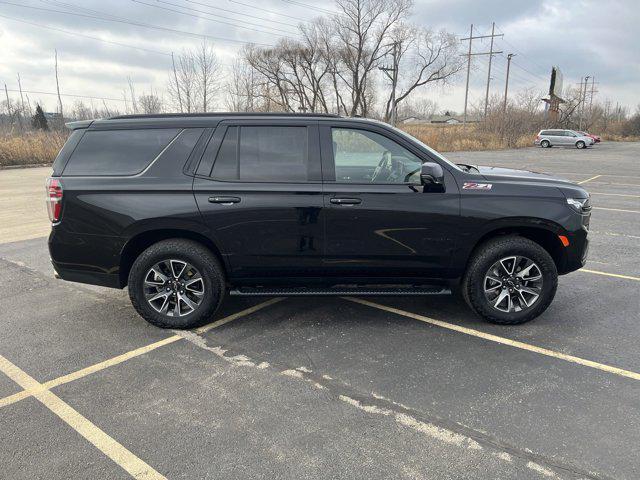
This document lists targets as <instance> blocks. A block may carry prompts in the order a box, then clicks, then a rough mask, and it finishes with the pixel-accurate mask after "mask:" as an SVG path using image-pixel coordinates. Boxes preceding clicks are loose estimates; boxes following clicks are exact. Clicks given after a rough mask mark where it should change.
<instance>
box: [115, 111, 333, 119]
mask: <svg viewBox="0 0 640 480" xmlns="http://www.w3.org/2000/svg"><path fill="white" fill-rule="evenodd" d="M202 117H332V118H336V117H338V118H339V117H340V115H336V114H335V113H292V112H206V113H154V114H149V115H137V114H136V115H118V116H115V117H110V118H109V119H108V120H127V119H139V118H149V119H151V118H202Z"/></svg>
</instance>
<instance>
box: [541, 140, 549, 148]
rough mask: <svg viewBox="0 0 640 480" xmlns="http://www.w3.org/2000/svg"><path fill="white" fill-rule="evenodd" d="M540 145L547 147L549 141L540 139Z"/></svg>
mask: <svg viewBox="0 0 640 480" xmlns="http://www.w3.org/2000/svg"><path fill="white" fill-rule="evenodd" d="M540 146H541V147H542V148H549V147H550V146H551V143H549V140H542V141H541V142H540Z"/></svg>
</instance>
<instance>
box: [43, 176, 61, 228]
mask: <svg viewBox="0 0 640 480" xmlns="http://www.w3.org/2000/svg"><path fill="white" fill-rule="evenodd" d="M46 188H47V213H48V214H49V220H51V223H58V222H59V221H60V214H61V213H62V184H61V183H60V180H58V179H57V178H52V177H49V178H47V183H46Z"/></svg>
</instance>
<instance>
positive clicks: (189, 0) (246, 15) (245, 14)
mask: <svg viewBox="0 0 640 480" xmlns="http://www.w3.org/2000/svg"><path fill="white" fill-rule="evenodd" d="M185 2H189V3H193V4H195V5H202V6H203V7H207V8H211V9H213V10H220V11H223V12H229V13H233V14H234V15H242V16H245V17H249V18H255V19H256V20H263V21H267V22H272V23H279V24H280V25H286V26H288V27H294V28H297V27H298V26H297V25H295V24H293V23H287V22H280V21H278V20H272V19H270V18H264V17H258V16H256V15H249V14H248V13H242V12H238V11H235V10H228V9H226V8H222V7H216V6H213V5H209V4H208V3H202V2H197V1H196V0H185Z"/></svg>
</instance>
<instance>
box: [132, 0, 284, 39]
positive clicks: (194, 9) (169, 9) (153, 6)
mask: <svg viewBox="0 0 640 480" xmlns="http://www.w3.org/2000/svg"><path fill="white" fill-rule="evenodd" d="M131 1H132V2H134V3H139V4H141V5H146V6H147V7H152V8H159V9H161V10H166V11H168V12H174V13H179V14H180V15H187V16H189V17H194V18H199V19H202V20H208V21H210V22H216V23H222V24H223V25H229V26H232V27H236V28H244V29H245V30H252V31H254V32H259V33H266V34H267V35H276V36H280V34H279V33H275V32H280V33H286V34H288V35H292V32H287V31H285V30H280V29H277V28H271V27H268V26H264V28H269V29H271V30H274V31H275V32H268V31H266V30H260V29H257V28H252V27H245V26H244V25H239V24H237V23H231V22H226V21H224V20H217V19H215V18H207V17H203V16H201V15H196V14H193V13H188V12H182V11H180V10H176V9H173V8H169V7H163V6H161V5H155V4H153V3H147V2H143V1H141V0H131ZM156 2H158V3H163V4H165V5H171V6H174V7H179V8H183V9H185V10H190V11H192V12H198V13H203V14H205V15H209V16H212V17H220V18H224V19H227V20H237V19H235V18H229V17H224V16H222V15H216V14H215V13H209V12H205V11H203V10H198V9H196V8H191V7H183V6H181V5H178V4H175V3H171V2H165V1H163V0H156ZM244 23H246V24H247V25H253V26H256V27H263V25H258V24H255V23H251V22H244Z"/></svg>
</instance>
